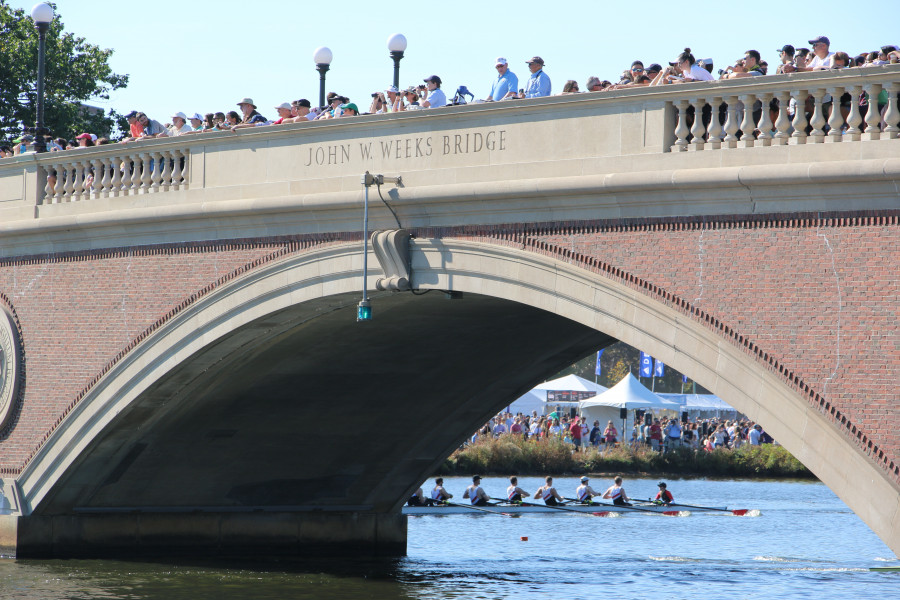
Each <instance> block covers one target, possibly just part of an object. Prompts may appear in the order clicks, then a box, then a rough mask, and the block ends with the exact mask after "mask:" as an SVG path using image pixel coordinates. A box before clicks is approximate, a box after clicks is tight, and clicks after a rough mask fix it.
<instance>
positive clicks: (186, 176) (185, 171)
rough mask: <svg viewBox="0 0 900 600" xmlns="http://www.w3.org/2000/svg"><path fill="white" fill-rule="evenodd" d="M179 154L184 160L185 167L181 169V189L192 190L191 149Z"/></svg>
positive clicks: (181, 151)
mask: <svg viewBox="0 0 900 600" xmlns="http://www.w3.org/2000/svg"><path fill="white" fill-rule="evenodd" d="M179 152H180V153H181V156H182V158H183V159H184V165H183V166H182V168H181V189H183V190H188V189H190V188H191V149H190V148H185V149H184V150H179Z"/></svg>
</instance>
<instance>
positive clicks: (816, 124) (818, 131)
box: [807, 88, 825, 144]
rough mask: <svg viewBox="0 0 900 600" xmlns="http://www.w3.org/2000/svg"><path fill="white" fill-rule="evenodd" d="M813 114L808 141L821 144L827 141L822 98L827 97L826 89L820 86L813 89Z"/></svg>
mask: <svg viewBox="0 0 900 600" xmlns="http://www.w3.org/2000/svg"><path fill="white" fill-rule="evenodd" d="M812 95H813V114H812V118H811V119H810V121H809V124H810V125H811V126H812V131H810V132H809V139H808V140H807V142H808V143H813V144H821V143H822V142H824V141H825V112H824V109H823V108H822V100H823V99H824V98H825V90H824V89H822V88H818V89H816V90H814V91H813V93H812Z"/></svg>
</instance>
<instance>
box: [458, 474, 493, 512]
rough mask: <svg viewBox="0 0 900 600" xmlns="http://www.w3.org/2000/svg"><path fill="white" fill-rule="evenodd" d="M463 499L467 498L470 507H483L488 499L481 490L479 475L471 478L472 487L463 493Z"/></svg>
mask: <svg viewBox="0 0 900 600" xmlns="http://www.w3.org/2000/svg"><path fill="white" fill-rule="evenodd" d="M463 498H468V499H469V501H471V502H472V506H485V505H486V504H487V503H488V500H490V498H489V497H488V495H487V494H486V493H485V492H484V490H483V489H481V475H475V476H474V477H472V485H470V486H469V487H467V488H466V491H465V492H463Z"/></svg>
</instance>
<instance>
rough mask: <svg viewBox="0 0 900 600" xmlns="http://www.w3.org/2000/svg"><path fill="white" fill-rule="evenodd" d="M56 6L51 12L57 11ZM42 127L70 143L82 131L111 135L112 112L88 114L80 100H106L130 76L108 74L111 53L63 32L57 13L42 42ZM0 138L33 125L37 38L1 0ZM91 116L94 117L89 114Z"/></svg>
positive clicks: (27, 20) (23, 18)
mask: <svg viewBox="0 0 900 600" xmlns="http://www.w3.org/2000/svg"><path fill="white" fill-rule="evenodd" d="M55 8H56V7H55V6H54V10H55ZM46 40H47V42H46V59H45V63H44V65H45V73H46V75H45V78H44V124H45V126H46V127H47V128H48V129H49V130H50V132H51V133H52V135H54V136H59V137H65V138H67V139H71V138H72V137H74V136H75V135H77V134H78V133H81V132H82V131H88V132H90V133H95V134H97V135H98V136H104V135H105V136H110V135H111V134H112V133H113V131H114V130H113V127H114V126H115V125H116V119H117V118H118V115H116V113H115V111H110V114H109V115H106V114H104V111H103V110H99V111H97V112H93V111H88V110H87V108H86V107H85V105H84V104H83V102H86V101H88V100H89V99H91V98H102V99H106V100H108V99H109V93H110V92H111V91H113V90H117V89H119V88H124V87H125V86H127V85H128V75H118V74H116V73H113V72H112V69H111V68H110V66H109V64H108V61H109V57H110V56H112V53H113V51H112V50H109V49H107V50H104V49H102V48H100V47H98V46H95V45H93V44H89V43H87V42H86V41H85V40H84V38H80V37H75V35H73V34H71V33H66V32H64V31H63V23H62V19H61V17H60V16H59V15H58V14H57V15H56V18H55V19H54V20H53V22H52V23H51V24H50V28H49V30H48V31H47V38H46ZM0 57H2V58H0V139H7V140H9V139H14V138H16V137H18V136H20V135H21V134H22V130H23V127H32V126H34V122H35V115H36V112H35V111H36V109H35V107H36V104H37V61H38V34H37V30H36V29H35V27H34V22H33V21H32V20H31V16H30V15H27V14H25V11H23V10H21V9H13V8H11V7H10V6H9V4H7V2H6V0H0ZM92 112H93V114H91V113H92Z"/></svg>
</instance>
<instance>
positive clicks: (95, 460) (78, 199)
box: [0, 66, 900, 556]
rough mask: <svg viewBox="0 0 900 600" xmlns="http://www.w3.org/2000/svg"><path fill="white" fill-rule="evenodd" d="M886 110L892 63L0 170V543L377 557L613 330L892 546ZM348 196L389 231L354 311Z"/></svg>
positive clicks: (899, 520) (899, 279)
mask: <svg viewBox="0 0 900 600" xmlns="http://www.w3.org/2000/svg"><path fill="white" fill-rule="evenodd" d="M882 89H884V90H886V91H887V92H888V94H887V103H886V104H885V106H883V107H879V106H878V105H877V104H876V103H874V102H873V103H871V104H870V105H865V103H862V104H863V106H861V102H860V99H861V97H862V98H865V97H868V98H877V97H878V95H879V92H880V91H881V90H882ZM898 91H900V70H898V68H897V67H893V66H888V67H880V68H873V69H867V70H865V71H861V70H851V71H845V72H839V73H838V72H836V73H826V72H819V73H801V74H793V75H786V76H772V77H766V78H764V79H763V80H762V81H757V80H752V81H747V80H736V81H727V82H715V83H697V84H688V85H681V86H668V87H664V88H652V89H651V88H645V89H640V90H627V91H619V92H614V93H607V94H577V95H569V96H557V97H552V98H543V99H535V100H529V101H517V102H509V103H496V104H478V105H470V106H464V107H447V108H443V109H437V110H431V111H427V112H407V113H400V114H395V115H378V116H367V117H359V118H353V119H346V120H336V121H328V122H315V123H310V124H297V125H287V126H281V127H263V128H256V129H251V130H242V131H239V132H237V133H210V134H202V135H194V136H187V137H181V138H173V139H162V140H153V141H148V142H143V143H133V144H126V145H121V144H117V145H112V146H103V147H98V148H96V149H87V150H79V151H70V152H65V153H51V154H45V155H41V156H39V157H37V156H21V157H17V158H15V159H10V160H4V161H2V163H0V306H2V314H0V402H2V404H0V418H2V430H0V475H2V482H3V484H4V485H3V488H2V492H3V497H2V498H0V501H2V504H0V507H5V508H3V510H2V512H4V513H6V514H5V516H2V517H0V545H2V547H3V548H4V550H5V552H8V553H17V554H18V555H19V556H107V555H121V554H154V553H156V554H161V553H162V554H171V553H173V552H185V553H203V554H210V553H222V554H226V553H229V552H237V553H242V554H243V553H246V551H247V549H248V548H251V547H252V548H255V549H257V550H258V551H260V552H271V553H303V552H316V553H324V552H329V551H336V552H344V553H346V552H348V551H360V552H367V553H381V554H397V553H402V552H403V551H404V550H405V540H406V522H405V519H404V518H403V517H402V516H400V514H399V508H400V505H401V503H402V501H403V499H404V498H405V497H406V496H407V495H408V493H409V492H410V490H411V489H412V488H413V487H414V486H416V485H418V483H419V482H420V481H422V479H423V478H425V477H426V476H427V475H428V474H429V473H430V472H431V471H432V470H433V469H434V468H435V467H436V466H437V465H439V464H440V463H441V461H442V460H444V458H445V457H447V456H448V455H449V454H450V453H451V452H452V450H453V449H454V448H456V447H457V446H458V444H459V443H460V442H461V441H462V440H463V439H464V438H465V437H466V436H467V435H469V434H470V433H471V432H472V431H473V430H474V429H475V428H476V427H477V426H479V425H480V424H482V423H483V422H484V421H485V420H486V419H487V418H488V417H489V416H490V415H491V414H493V413H494V412H495V411H496V410H498V409H499V408H500V407H502V406H504V405H506V404H507V403H508V402H509V401H510V400H511V399H513V398H514V397H516V396H517V395H518V394H520V393H521V392H523V391H524V390H527V389H529V388H530V387H531V386H532V385H534V384H535V383H537V382H539V381H541V380H542V379H544V378H545V377H546V376H548V375H550V374H552V373H554V372H555V371H556V370H557V369H559V368H560V367H563V366H565V365H567V364H570V363H571V362H573V361H574V360H576V359H578V358H580V357H582V356H584V355H585V354H587V353H589V352H591V351H593V350H595V349H597V348H600V347H603V346H605V345H607V344H609V343H612V342H613V341H614V340H622V341H624V342H626V343H628V344H630V345H632V346H635V347H637V348H640V349H641V350H644V351H646V352H649V353H650V354H652V355H654V356H656V357H658V358H660V359H662V360H663V361H664V362H665V363H666V364H669V365H671V366H672V367H673V368H675V369H678V370H679V371H682V372H684V373H686V374H688V375H690V376H691V377H692V378H693V379H695V380H696V381H698V382H699V383H700V384H701V385H703V386H704V387H706V388H708V389H710V390H712V391H713V392H714V393H715V394H717V395H719V396H720V397H722V398H723V399H724V400H726V401H727V402H728V403H729V404H731V405H732V406H734V407H736V408H737V409H739V410H740V411H741V412H743V413H745V414H747V415H748V416H749V417H750V418H752V419H754V420H756V421H758V422H760V423H762V424H763V425H764V427H765V428H766V430H767V431H769V432H771V433H772V434H773V435H774V437H775V438H776V439H777V440H778V441H779V442H781V443H782V444H783V445H784V446H785V447H786V448H787V449H788V450H790V451H791V452H792V453H793V454H794V455H795V456H797V457H798V458H799V459H800V460H802V461H803V463H804V464H806V465H807V466H808V467H809V468H810V469H811V470H812V471H813V472H814V473H815V474H816V475H817V476H818V477H819V478H821V480H822V481H823V482H825V483H826V484H827V485H828V486H829V487H830V488H831V489H832V490H834V491H835V493H836V494H837V495H838V496H840V497H841V499H843V500H844V502H846V503H847V505H848V506H850V507H851V508H852V509H853V510H854V511H855V512H856V513H857V514H858V515H859V516H860V517H861V518H862V519H863V520H864V521H865V522H866V523H867V524H868V525H869V526H870V527H871V528H872V529H873V530H874V531H875V532H876V533H877V534H878V535H879V536H880V537H881V539H882V540H884V542H885V543H886V544H887V545H888V546H889V547H890V548H891V549H892V550H893V551H894V552H895V553H900V436H898V434H897V427H898V423H900V401H898V391H897V390H898V381H900V334H898V331H897V322H898V315H900V271H898V264H900V188H898V184H900V158H898V150H900V141H898V140H897V137H898V121H900V111H898V105H897V92H898ZM826 94H827V95H830V96H831V97H834V98H841V97H842V95H843V94H849V96H850V100H851V101H850V104H849V109H848V110H846V111H845V113H846V114H845V113H844V112H842V111H839V110H838V111H835V110H831V104H830V103H829V102H827V100H828V96H826ZM845 98H846V97H845ZM773 99H778V100H779V103H777V105H774V110H772V111H769V110H755V111H754V110H745V109H744V107H752V106H754V104H755V103H756V102H759V103H760V104H758V105H757V106H763V107H769V106H770V105H771V104H772V100H773ZM791 99H794V100H796V101H797V105H798V106H807V107H808V109H809V110H808V112H807V111H803V110H800V111H797V112H796V114H795V115H793V117H791V116H790V115H789V114H788V112H787V110H786V107H787V106H788V104H789V102H790V100H791ZM706 105H711V106H712V107H713V110H712V114H714V115H715V114H716V112H717V110H720V111H721V115H722V119H716V118H713V119H711V120H710V121H709V122H706V121H704V119H691V118H690V117H689V115H693V114H702V113H703V108H704V106H706ZM366 172H370V173H373V174H383V175H385V176H386V177H387V178H388V180H389V181H390V178H392V177H398V176H399V177H400V178H401V180H400V182H399V183H383V184H381V185H372V186H370V187H369V188H365V187H364V186H363V185H362V183H361V178H362V177H363V174H364V173H366ZM366 196H368V206H369V217H370V221H371V222H370V226H371V228H372V229H378V230H399V233H396V234H393V235H388V236H378V240H382V241H381V242H379V243H378V244H377V246H376V250H377V252H378V257H377V259H376V256H375V254H374V253H372V252H370V253H369V258H368V261H367V266H368V269H367V271H366V275H367V278H366V279H365V287H366V288H367V290H368V295H369V298H370V300H371V303H372V307H373V311H374V318H373V319H372V320H371V321H368V322H360V323H358V322H356V305H357V303H358V302H359V301H360V299H361V297H362V293H363V292H362V290H363V284H364V274H363V271H364V263H365V262H366V261H364V255H363V239H364V237H363V234H362V231H361V230H362V226H363V222H362V221H363V203H364V198H365V197H366ZM404 232H407V233H408V234H409V237H407V236H406V235H405V234H404ZM382 279H384V280H385V281H383V282H382V283H381V284H379V280H382ZM404 279H405V280H408V281H409V283H410V285H409V287H410V288H411V289H410V290H408V291H393V290H391V289H387V290H384V291H379V288H384V287H385V283H387V287H388V288H390V287H391V284H393V285H395V286H397V284H398V283H399V287H400V288H404V287H406V286H404V285H403V281H404Z"/></svg>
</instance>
